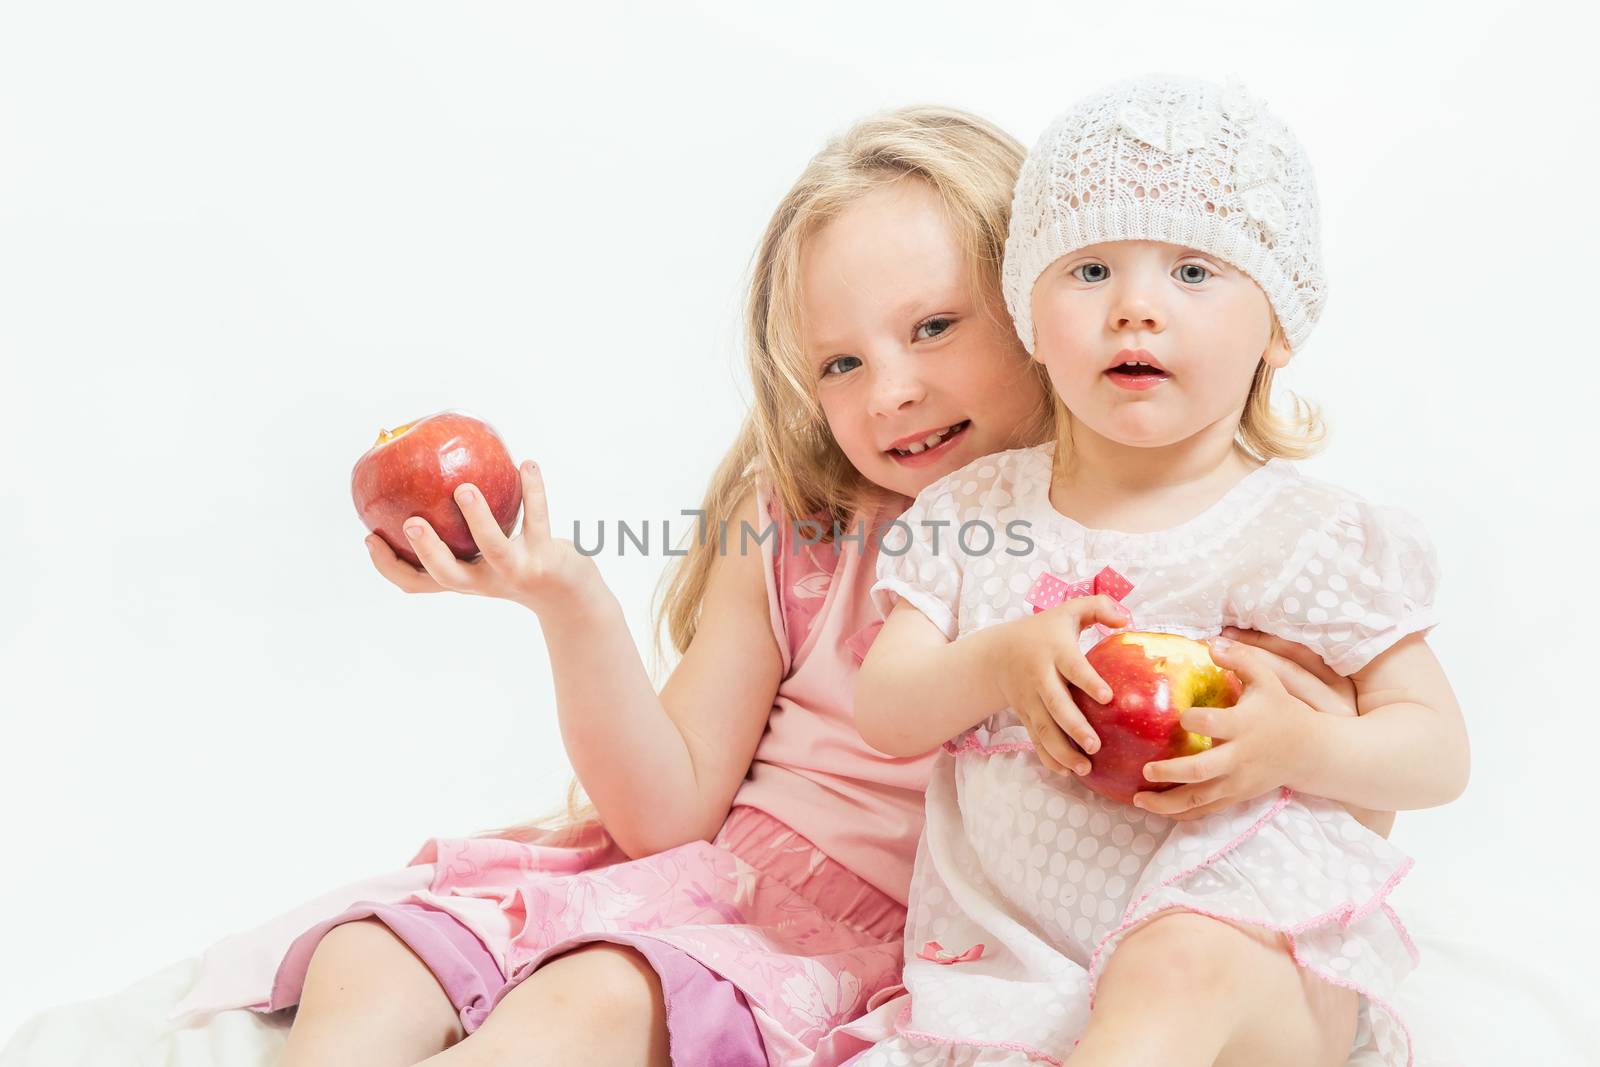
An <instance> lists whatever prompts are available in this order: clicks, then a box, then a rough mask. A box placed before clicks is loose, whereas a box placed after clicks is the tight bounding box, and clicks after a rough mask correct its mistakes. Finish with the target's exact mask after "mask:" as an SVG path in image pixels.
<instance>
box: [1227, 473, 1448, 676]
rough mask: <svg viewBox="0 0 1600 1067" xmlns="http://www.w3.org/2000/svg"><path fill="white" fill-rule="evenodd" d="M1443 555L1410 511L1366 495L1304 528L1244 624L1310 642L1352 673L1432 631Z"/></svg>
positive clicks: (1244, 613) (1335, 665) (1246, 614)
mask: <svg viewBox="0 0 1600 1067" xmlns="http://www.w3.org/2000/svg"><path fill="white" fill-rule="evenodd" d="M1438 585H1439V561H1438V557H1437V555H1436V553H1435V551H1434V547H1433V542H1432V540H1431V539H1430V538H1429V536H1428V533H1427V531H1426V530H1425V529H1424V528H1423V526H1422V524H1421V523H1420V522H1418V521H1417V519H1416V518H1415V517H1414V516H1412V515H1411V514H1410V513H1409V512H1407V511H1405V510H1403V509H1401V508H1397V507H1389V506H1384V505H1378V504H1372V503H1370V502H1368V501H1365V500H1361V499H1359V498H1352V499H1349V500H1346V501H1344V502H1342V503H1341V504H1340V505H1339V506H1338V507H1337V508H1336V509H1335V510H1334V512H1333V514H1332V517H1331V518H1330V519H1329V520H1328V521H1326V522H1325V523H1323V524H1322V525H1321V526H1320V527H1317V528H1312V529H1308V530H1306V531H1304V532H1303V533H1302V534H1301V535H1300V537H1299V540H1298V542H1297V543H1296V544H1294V546H1293V550H1292V551H1291V552H1290V554H1289V557H1288V560H1287V563H1286V564H1285V566H1284V567H1283V569H1282V571H1281V572H1280V574H1279V575H1278V577H1277V579H1276V580H1275V581H1273V582H1272V583H1270V584H1269V585H1268V587H1267V588H1266V589H1265V590H1264V591H1263V593H1262V596H1261V598H1260V600H1259V601H1257V602H1255V603H1253V604H1251V605H1250V607H1249V610H1247V611H1242V612H1239V613H1238V614H1239V616H1240V619H1241V625H1243V626H1245V627H1248V628H1250V629H1255V630H1260V631H1261V632H1263V633H1271V634H1276V635H1277V636H1279V637H1283V638H1286V639H1288V640H1290V641H1294V642H1297V643H1299V644H1303V645H1305V646H1306V647H1308V648H1310V649H1312V650H1314V651H1315V652H1317V653H1318V654H1319V655H1320V656H1321V657H1322V658H1323V660H1325V661H1326V662H1327V664H1328V665H1329V666H1330V667H1332V668H1333V669H1334V670H1336V671H1338V672H1339V673H1340V674H1342V675H1347V676H1348V675H1351V674H1354V673H1356V672H1357V671H1359V670H1361V668H1363V667H1365V666H1366V665H1367V664H1369V663H1371V662H1372V661H1373V660H1374V659H1376V658H1377V657H1378V656H1379V655H1380V654H1381V653H1383V652H1385V651H1387V650H1388V649H1389V648H1391V647H1393V646H1394V645H1395V644H1396V643H1397V642H1398V641H1399V640H1400V639H1401V638H1403V637H1406V636H1408V635H1410V634H1414V633H1425V632H1427V631H1428V630H1430V629H1432V628H1433V626H1434V625H1435V623H1436V622H1437V618H1436V615H1435V608H1434V601H1435V598H1436V595H1437V591H1438Z"/></svg>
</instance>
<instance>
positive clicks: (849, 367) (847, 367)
mask: <svg viewBox="0 0 1600 1067" xmlns="http://www.w3.org/2000/svg"><path fill="white" fill-rule="evenodd" d="M859 366H861V360H860V358H859V357H856V356H834V357H833V358H832V359H830V360H828V362H826V363H824V364H823V365H822V373H823V374H824V375H828V374H845V373H848V372H849V371H853V370H855V369H856V368H857V367H859Z"/></svg>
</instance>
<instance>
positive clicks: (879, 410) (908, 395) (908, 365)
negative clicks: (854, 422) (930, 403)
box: [869, 353, 928, 415]
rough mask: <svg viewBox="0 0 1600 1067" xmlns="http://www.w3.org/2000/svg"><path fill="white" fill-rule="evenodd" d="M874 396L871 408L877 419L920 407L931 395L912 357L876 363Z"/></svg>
mask: <svg viewBox="0 0 1600 1067" xmlns="http://www.w3.org/2000/svg"><path fill="white" fill-rule="evenodd" d="M873 362H874V364H876V366H875V367H874V371H875V373H874V374H873V376H872V395H871V397H870V399H869V405H870V409H871V412H872V414H874V415H892V414H894V413H895V412H896V411H900V410H902V409H903V408H907V407H910V406H911V405H913V404H916V403H918V402H919V401H921V400H922V399H924V398H925V397H926V396H927V395H928V390H927V387H926V386H925V385H924V384H923V382H922V376H921V375H920V374H918V373H917V367H916V361H915V360H914V359H913V358H912V357H910V356H909V355H901V354H898V353H897V354H896V355H894V356H890V357H887V358H885V357H882V356H880V357H879V358H878V359H876V360H874V361H873Z"/></svg>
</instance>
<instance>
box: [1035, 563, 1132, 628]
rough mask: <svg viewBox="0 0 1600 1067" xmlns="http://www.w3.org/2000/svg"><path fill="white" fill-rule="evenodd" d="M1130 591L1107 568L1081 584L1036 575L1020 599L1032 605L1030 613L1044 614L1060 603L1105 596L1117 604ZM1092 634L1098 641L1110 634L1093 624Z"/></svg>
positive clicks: (1117, 576) (1119, 578) (1122, 579)
mask: <svg viewBox="0 0 1600 1067" xmlns="http://www.w3.org/2000/svg"><path fill="white" fill-rule="evenodd" d="M1132 590H1133V583H1132V582H1130V581H1128V579H1126V578H1124V577H1123V576H1122V575H1120V574H1118V573H1117V572H1116V571H1115V570H1113V569H1112V568H1111V567H1109V566H1108V567H1102V568H1101V569H1100V573H1099V574H1097V575H1095V576H1094V577H1093V578H1085V579H1083V581H1081V582H1063V581H1062V580H1061V579H1060V578H1057V577H1056V576H1055V575H1053V574H1051V573H1050V572H1049V571H1045V572H1044V573H1043V574H1041V575H1039V578H1038V580H1037V581H1035V582H1034V583H1033V585H1032V586H1031V587H1029V589H1028V595H1027V596H1025V597H1024V598H1023V599H1024V600H1026V601H1027V602H1028V603H1029V604H1032V605H1033V613H1034V614H1035V615H1037V614H1039V612H1041V611H1048V610H1049V609H1050V608H1053V607H1055V606H1056V605H1057V604H1059V603H1061V602H1062V601H1064V600H1076V599H1077V598H1078V597H1085V596H1101V595H1104V596H1108V597H1110V598H1111V599H1112V600H1115V601H1116V602H1117V603H1119V604H1120V603H1121V602H1122V598H1123V597H1125V596H1127V595H1128V594H1129V593H1130V592H1132ZM1094 628H1095V632H1097V633H1098V634H1099V635H1100V636H1101V637H1107V636H1110V634H1111V633H1113V631H1112V629H1111V628H1110V627H1109V626H1105V625H1103V624H1101V623H1095V626H1094Z"/></svg>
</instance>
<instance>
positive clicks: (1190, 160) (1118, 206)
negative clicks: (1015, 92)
mask: <svg viewBox="0 0 1600 1067" xmlns="http://www.w3.org/2000/svg"><path fill="white" fill-rule="evenodd" d="M1136 240H1145V241H1163V242H1166V243H1169V244H1177V245H1184V246H1185V247H1188V248H1194V249H1198V250H1200V251H1202V252H1208V253H1210V254H1211V255H1214V256H1216V257H1218V258H1219V259H1222V260H1224V261H1226V262H1227V263H1229V264H1231V265H1232V266H1234V267H1236V268H1237V269H1239V270H1241V271H1243V272H1244V273H1245V274H1248V275H1249V276H1250V277H1251V278H1252V279H1253V280H1254V281H1255V283H1256V284H1257V285H1259V286H1261V289H1262V291H1263V292H1264V293H1266V295H1267V300H1268V301H1269V302H1270V303H1271V305H1272V309H1273V311H1275V312H1276V313H1277V316H1278V322H1279V323H1280V324H1281V325H1282V326H1283V331H1284V335H1285V336H1286V337H1287V338H1288V341H1289V347H1290V348H1291V349H1294V350H1295V351H1299V349H1300V347H1301V345H1303V344H1304V343H1305V340H1306V338H1307V337H1308V336H1310V334H1311V328H1312V326H1314V325H1316V321H1317V316H1318V315H1320V314H1321V313H1322V305H1323V303H1324V302H1325V300H1326V298H1327V285H1326V282H1325V281H1324V279H1323V276H1322V248H1321V240H1320V236H1319V233H1318V221H1317V191H1316V186H1315V183H1314V182H1313V180H1312V176H1311V163H1310V161H1309V160H1308V159H1307V158H1306V155H1305V152H1304V150H1303V149H1301V147H1300V144H1299V142H1297V141H1296V140H1295V139H1294V136H1293V135H1292V134H1290V133H1289V131H1288V129H1287V128H1286V127H1285V126H1284V125H1283V123H1282V122H1280V121H1279V120H1278V119H1277V118H1276V117H1275V116H1273V115H1271V114H1269V113H1268V112H1267V110H1266V109H1265V107H1264V106H1263V105H1262V104H1261V102H1260V101H1259V100H1257V99H1255V98H1254V97H1253V96H1251V95H1250V94H1249V93H1248V92H1246V91H1245V90H1244V89H1243V87H1241V86H1239V85H1237V84H1235V83H1231V82H1230V83H1229V84H1228V85H1226V86H1218V85H1213V84H1210V83H1208V82H1203V81H1196V80H1192V79H1183V78H1168V77H1147V78H1140V79H1137V80H1134V81H1128V82H1123V83H1120V84H1118V85H1116V86H1113V87H1112V88H1110V89H1108V90H1106V91H1105V92H1103V93H1100V94H1097V95H1095V96H1093V97H1090V98H1089V99H1087V100H1085V101H1083V102H1082V103H1080V104H1078V105H1077V106H1075V107H1073V108H1072V109H1071V110H1070V111H1068V112H1067V113H1066V114H1064V115H1062V116H1061V117H1060V118H1058V119H1056V121H1055V122H1054V123H1052V124H1051V125H1050V128H1049V129H1047V130H1045V132H1044V136H1042V137H1041V138H1039V143H1038V144H1037V145H1035V146H1034V149H1033V151H1032V152H1030V153H1028V158H1027V160H1026V161H1025V162H1024V163H1023V165H1022V173H1021V174H1020V175H1019V176H1018V177H1017V187H1016V194H1015V196H1014V197H1013V199H1012V204H1011V232H1010V235H1009V236H1008V237H1007V239H1006V258H1005V267H1004V269H1003V271H1002V279H1003V283H1004V288H1005V296H1006V306H1007V307H1009V308H1010V309H1011V318H1012V320H1013V321H1014V322H1015V323H1016V327H1017V335H1018V336H1019V337H1021V338H1022V343H1023V345H1024V346H1025V347H1026V348H1027V349H1028V351H1029V352H1030V353H1031V352H1032V351H1033V315H1032V311H1031V308H1030V305H1031V302H1032V296H1033V286H1034V283H1035V282H1037V281H1038V280H1039V275H1040V274H1041V273H1042V272H1043V271H1044V269H1045V268H1046V267H1048V266H1049V265H1050V264H1051V263H1054V262H1055V261H1056V260H1057V259H1060V258H1061V257H1062V256H1064V255H1067V254H1068V253H1070V252H1073V251H1076V250H1077V249H1079V248H1082V247H1084V246H1085V245H1092V244H1098V243H1099V242H1101V241H1136Z"/></svg>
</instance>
